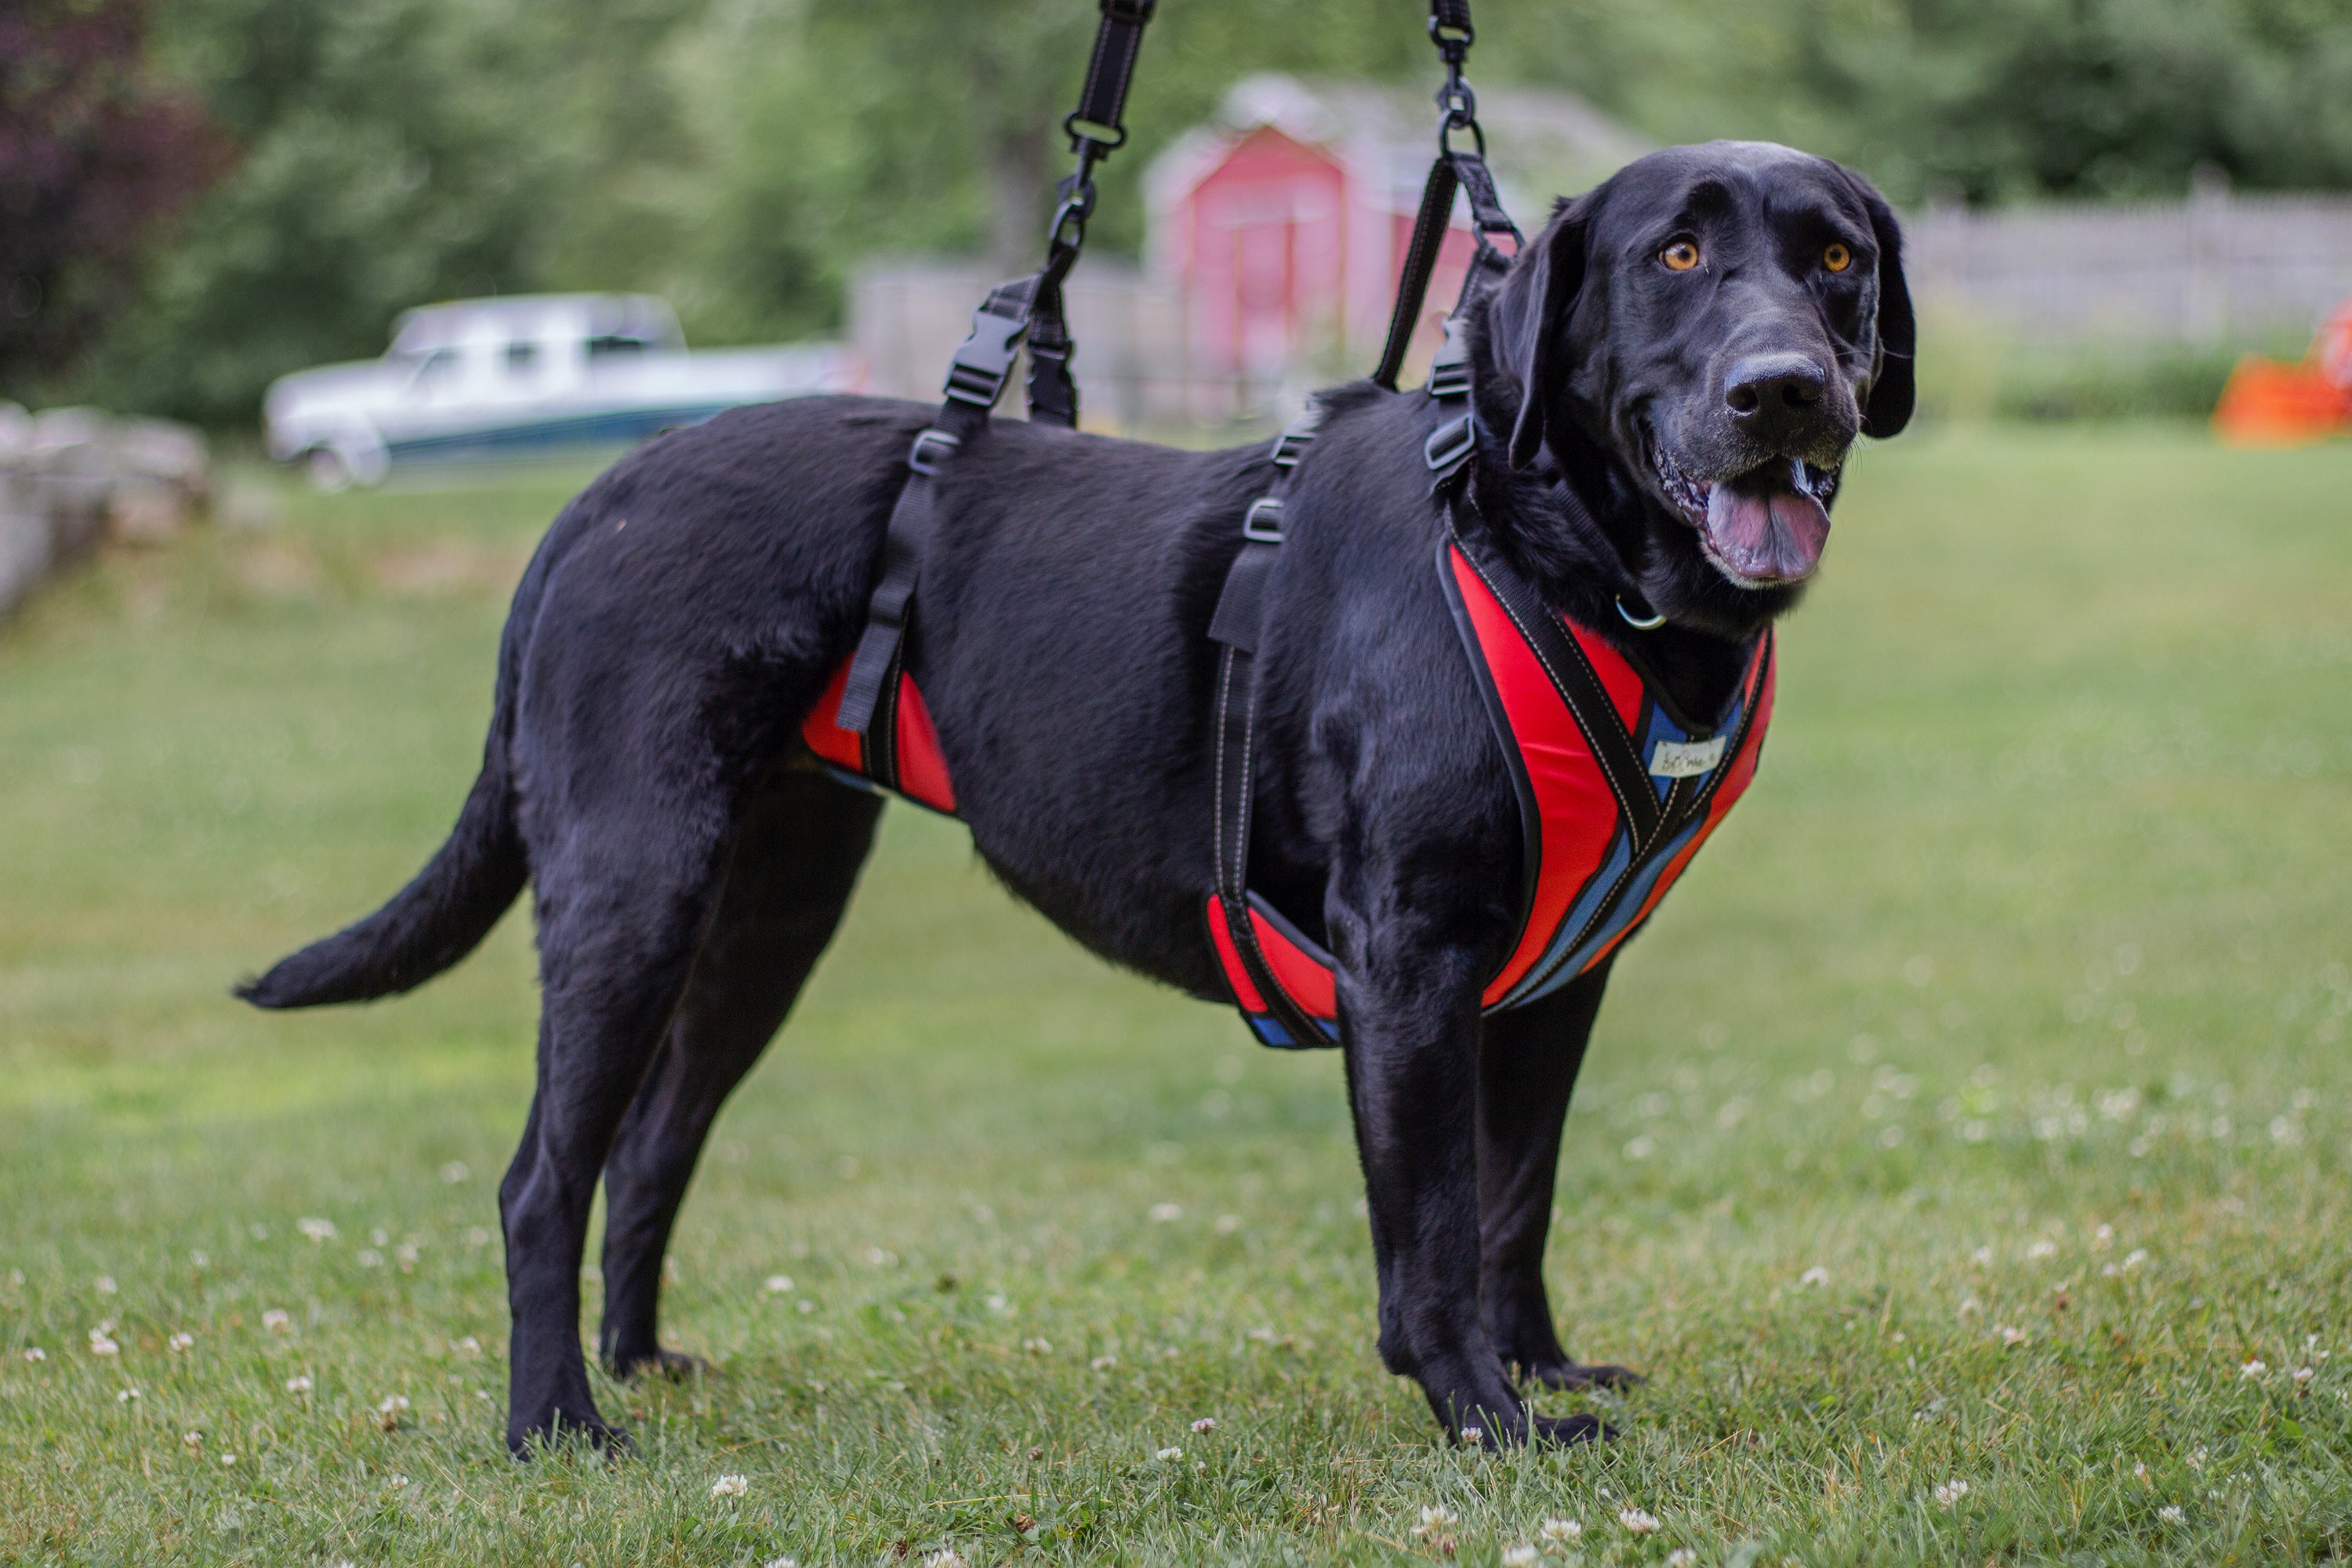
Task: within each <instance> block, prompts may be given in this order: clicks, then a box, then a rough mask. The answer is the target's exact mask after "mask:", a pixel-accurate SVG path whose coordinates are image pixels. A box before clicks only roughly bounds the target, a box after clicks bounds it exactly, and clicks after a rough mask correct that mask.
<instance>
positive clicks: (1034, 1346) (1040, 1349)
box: [1021, 1340, 1054, 1355]
mask: <svg viewBox="0 0 2352 1568" xmlns="http://www.w3.org/2000/svg"><path fill="white" fill-rule="evenodd" d="M1021 1348H1022V1349H1023V1350H1024V1351H1027V1352H1029V1353H1030V1354H1031V1355H1052V1354H1053V1353H1054V1342H1052V1341H1051V1340H1023V1341H1022V1342H1021Z"/></svg>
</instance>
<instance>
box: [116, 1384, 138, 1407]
mask: <svg viewBox="0 0 2352 1568" xmlns="http://www.w3.org/2000/svg"><path fill="white" fill-rule="evenodd" d="M138 1397H139V1391H138V1390H137V1389H135V1388H126V1389H122V1390H121V1391H120V1392H118V1393H117V1394H115V1396H114V1403H116V1404H117V1405H128V1404H130V1403H131V1401H132V1400H134V1399H136V1398H138Z"/></svg>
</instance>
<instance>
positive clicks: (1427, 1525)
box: [1412, 1503, 1462, 1535]
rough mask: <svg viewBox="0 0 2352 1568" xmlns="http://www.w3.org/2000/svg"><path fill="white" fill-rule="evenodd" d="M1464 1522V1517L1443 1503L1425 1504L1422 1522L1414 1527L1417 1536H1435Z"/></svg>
mask: <svg viewBox="0 0 2352 1568" xmlns="http://www.w3.org/2000/svg"><path fill="white" fill-rule="evenodd" d="M1461 1522H1462V1516H1461V1515H1460V1514H1458V1513H1455V1512H1454V1510H1452V1509H1450V1508H1447V1507H1445V1506H1444V1504H1443V1503H1426V1504H1423V1507H1422V1510H1421V1522H1420V1523H1419V1524H1416V1525H1414V1526H1413V1527H1412V1532H1413V1533H1414V1534H1415V1535H1435V1534H1438V1533H1440V1532H1441V1531H1447V1530H1451V1529H1452V1528H1453V1527H1454V1526H1455V1525H1457V1524H1459V1523H1461Z"/></svg>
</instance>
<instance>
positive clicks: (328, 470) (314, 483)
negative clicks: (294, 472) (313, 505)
mask: <svg viewBox="0 0 2352 1568" xmlns="http://www.w3.org/2000/svg"><path fill="white" fill-rule="evenodd" d="M302 473H303V475H304V477H305V478H307V479H309V480H310V488H311V489H314V490H317V491H318V492H319V493H320V494H321V495H334V494H337V493H338V492H340V491H342V490H347V489H351V488H352V466H351V465H350V464H349V463H347V462H345V461H343V455H342V454H341V452H338V451H336V450H335V449H334V448H333V447H311V448H310V451H309V453H308V454H306V455H305V456H304V457H303V458H302Z"/></svg>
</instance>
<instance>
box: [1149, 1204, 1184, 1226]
mask: <svg viewBox="0 0 2352 1568" xmlns="http://www.w3.org/2000/svg"><path fill="white" fill-rule="evenodd" d="M1183 1217H1184V1205H1182V1204H1153V1205H1151V1223H1152V1224H1154V1225H1172V1224H1173V1223H1175V1222H1176V1221H1177V1220H1180V1219H1182V1218H1183Z"/></svg>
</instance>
